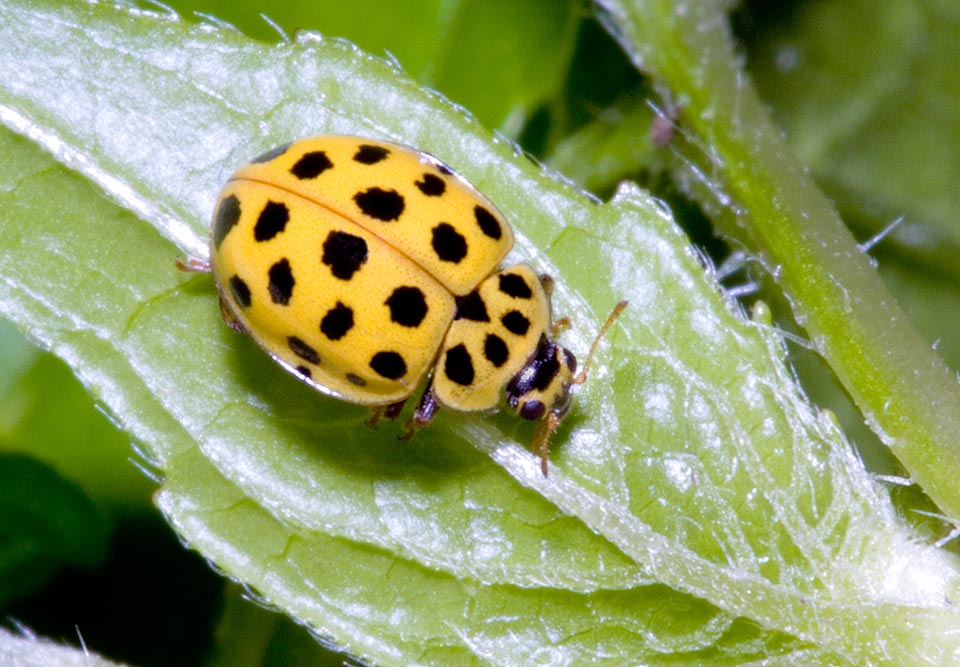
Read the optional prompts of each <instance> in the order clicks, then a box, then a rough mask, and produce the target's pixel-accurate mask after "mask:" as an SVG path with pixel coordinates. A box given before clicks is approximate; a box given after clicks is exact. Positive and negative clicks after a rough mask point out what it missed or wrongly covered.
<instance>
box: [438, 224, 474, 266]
mask: <svg viewBox="0 0 960 667" xmlns="http://www.w3.org/2000/svg"><path fill="white" fill-rule="evenodd" d="M433 251H434V252H435V253H437V257H439V258H440V259H441V260H443V261H444V262H452V263H454V264H456V263H458V262H459V261H460V260H462V259H463V258H464V257H466V256H467V240H466V239H465V238H463V235H462V234H461V233H460V232H458V231H457V230H456V229H454V227H453V225H451V224H449V223H447V222H441V223H440V224H439V225H437V226H436V227H434V228H433Z"/></svg>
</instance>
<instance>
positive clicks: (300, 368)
mask: <svg viewBox="0 0 960 667" xmlns="http://www.w3.org/2000/svg"><path fill="white" fill-rule="evenodd" d="M297 372H298V373H300V375H302V376H303V377H305V378H307V379H308V380H309V379H310V378H312V377H313V371H311V370H310V369H309V368H307V367H306V366H297Z"/></svg>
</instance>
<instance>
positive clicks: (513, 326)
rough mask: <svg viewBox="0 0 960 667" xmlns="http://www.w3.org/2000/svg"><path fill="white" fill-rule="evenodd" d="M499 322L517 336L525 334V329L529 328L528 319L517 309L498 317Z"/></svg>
mask: <svg viewBox="0 0 960 667" xmlns="http://www.w3.org/2000/svg"><path fill="white" fill-rule="evenodd" d="M500 322H501V323H502V324H503V326H504V327H506V329H507V331H509V332H510V333H512V334H516V335H518V336H526V335H527V331H529V330H530V320H529V319H527V316H526V315H524V314H523V313H521V312H520V311H519V310H511V311H510V312H509V313H507V314H506V315H504V316H503V317H501V318H500Z"/></svg>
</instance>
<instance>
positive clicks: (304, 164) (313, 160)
mask: <svg viewBox="0 0 960 667" xmlns="http://www.w3.org/2000/svg"><path fill="white" fill-rule="evenodd" d="M332 168H333V162H331V161H330V158H328V157H327V154H326V153H324V152H323V151H311V152H309V153H304V154H303V155H302V156H300V159H299V160H297V162H296V163H295V164H294V165H293V166H292V167H290V173H291V174H293V175H294V176H296V177H297V178H299V179H300V180H301V181H304V180H309V179H312V178H316V177H317V176H319V175H320V174H322V173H323V172H325V171H326V170H327V169H332Z"/></svg>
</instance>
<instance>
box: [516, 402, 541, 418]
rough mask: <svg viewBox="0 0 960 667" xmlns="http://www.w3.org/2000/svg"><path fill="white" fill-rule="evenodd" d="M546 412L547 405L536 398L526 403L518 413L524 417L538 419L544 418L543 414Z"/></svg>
mask: <svg viewBox="0 0 960 667" xmlns="http://www.w3.org/2000/svg"><path fill="white" fill-rule="evenodd" d="M546 412H547V406H545V405H544V404H543V403H542V402H541V401H538V400H536V399H534V400H532V401H527V402H526V403H524V404H523V406H522V407H521V408H520V412H519V413H518V414H519V415H520V417H521V418H522V419H528V420H530V421H537V420H539V419H543V415H544V414H546Z"/></svg>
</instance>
